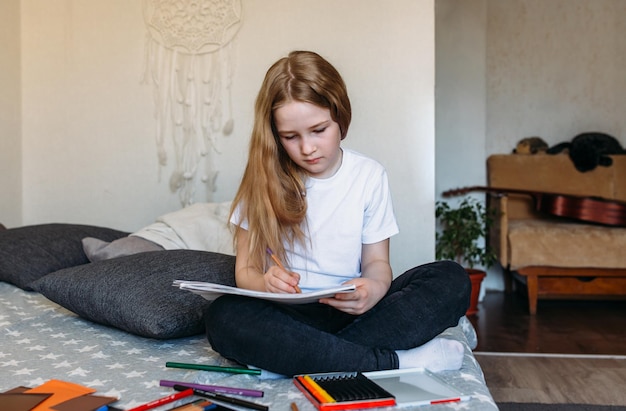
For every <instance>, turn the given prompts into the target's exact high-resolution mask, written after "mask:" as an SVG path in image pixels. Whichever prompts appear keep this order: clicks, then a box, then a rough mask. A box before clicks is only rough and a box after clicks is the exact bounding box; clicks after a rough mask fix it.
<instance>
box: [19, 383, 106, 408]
mask: <svg viewBox="0 0 626 411" xmlns="http://www.w3.org/2000/svg"><path fill="white" fill-rule="evenodd" d="M26 392H27V393H46V394H49V393H52V396H51V397H50V398H48V399H47V400H45V401H44V402H42V403H41V404H39V405H38V406H36V407H35V408H33V409H32V411H54V410H52V409H51V408H50V407H53V406H55V405H57V404H60V403H62V402H64V401H67V400H71V399H72V398H76V397H80V396H81V395H87V394H92V393H94V392H96V390H94V389H92V388H89V387H85V386H83V385H78V384H74V383H71V382H66V381H60V380H50V381H48V382H46V383H43V384H42V385H40V386H38V387H36V388H32V389H30V390H27V391H26Z"/></svg>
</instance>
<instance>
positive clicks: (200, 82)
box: [143, 0, 241, 207]
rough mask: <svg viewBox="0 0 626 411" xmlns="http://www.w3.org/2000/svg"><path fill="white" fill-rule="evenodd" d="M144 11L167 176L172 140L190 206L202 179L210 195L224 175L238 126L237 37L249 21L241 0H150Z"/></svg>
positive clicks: (177, 179) (174, 182) (178, 187)
mask: <svg viewBox="0 0 626 411" xmlns="http://www.w3.org/2000/svg"><path fill="white" fill-rule="evenodd" d="M143 8H144V20H145V24H146V28H147V34H146V47H145V53H146V55H145V59H146V60H145V61H146V67H145V75H144V81H145V82H150V83H152V84H153V87H154V104H155V117H156V144H157V155H158V160H159V179H160V178H161V170H162V169H163V167H164V166H166V165H167V161H168V155H167V153H166V139H168V138H171V139H172V140H173V146H174V160H175V164H174V170H173V172H172V174H171V176H170V179H169V186H170V189H171V190H172V192H178V194H179V197H180V201H181V204H182V205H183V207H184V206H187V205H189V204H191V203H192V202H193V199H194V194H195V187H196V182H197V180H198V179H200V180H201V181H202V183H203V184H205V186H206V189H207V193H209V194H208V197H209V198H207V200H210V199H211V198H210V197H211V193H213V192H214V191H215V189H216V179H217V175H218V173H219V170H217V169H216V167H215V156H216V154H219V145H218V137H219V135H220V134H223V135H225V136H228V135H230V134H231V133H232V131H233V126H234V121H233V118H232V102H231V85H232V76H233V71H234V51H233V43H232V40H233V38H234V37H235V34H236V33H237V31H238V30H239V26H240V25H241V3H240V0H143ZM223 94H224V95H226V97H227V99H228V101H227V102H226V103H224V101H223V99H222V95H223ZM224 106H227V110H228V112H227V114H226V115H224ZM224 119H226V120H224Z"/></svg>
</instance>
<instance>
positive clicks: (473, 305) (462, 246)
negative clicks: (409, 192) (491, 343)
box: [435, 197, 497, 315]
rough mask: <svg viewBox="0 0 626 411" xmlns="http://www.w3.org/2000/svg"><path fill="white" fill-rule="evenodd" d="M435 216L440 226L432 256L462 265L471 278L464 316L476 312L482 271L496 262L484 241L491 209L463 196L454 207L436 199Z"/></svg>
mask: <svg viewBox="0 0 626 411" xmlns="http://www.w3.org/2000/svg"><path fill="white" fill-rule="evenodd" d="M435 217H436V220H437V222H438V223H439V228H440V229H439V230H438V231H437V233H436V237H435V244H436V246H435V258H436V259H437V260H453V261H456V262H457V263H459V264H460V265H462V266H463V267H465V270H466V271H467V273H468V274H469V276H470V279H471V281H472V298H471V301H470V307H469V309H468V310H467V315H474V314H476V312H477V311H478V297H479V295H480V287H481V283H482V281H483V279H484V278H485V275H486V272H485V270H486V269H488V268H489V267H491V266H492V265H493V264H494V263H495V262H496V261H497V257H496V253H495V252H494V251H493V249H492V248H491V247H490V246H489V244H487V240H486V239H487V233H488V232H489V228H490V227H491V225H492V224H493V221H494V211H493V210H492V209H487V207H485V206H484V205H483V204H482V203H481V202H479V201H478V200H476V199H475V198H472V197H466V198H465V199H463V201H461V202H460V203H459V204H458V206H455V207H453V206H451V205H450V204H449V203H447V202H445V201H438V202H437V203H436V205H435ZM481 240H482V241H481ZM475 266H480V267H481V268H482V269H477V268H474V267H475Z"/></svg>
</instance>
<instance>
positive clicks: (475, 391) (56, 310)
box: [0, 282, 498, 411]
mask: <svg viewBox="0 0 626 411" xmlns="http://www.w3.org/2000/svg"><path fill="white" fill-rule="evenodd" d="M443 336H444V337H448V338H453V339H457V340H459V341H461V342H463V344H464V345H465V347H466V354H465V359H464V362H463V366H462V368H461V370H459V371H449V372H442V373H439V376H440V377H441V378H443V379H444V380H445V381H448V382H449V383H450V384H452V385H453V386H455V387H456V388H457V389H458V390H460V391H461V392H462V393H464V394H470V395H471V399H470V400H469V401H465V402H461V403H452V404H440V405H433V406H428V407H419V409H420V410H430V409H432V410H449V409H454V410H488V411H492V410H497V409H498V408H497V406H496V405H495V403H494V400H493V398H492V397H491V394H490V393H489V389H488V388H487V386H486V384H485V381H484V377H483V373H482V370H481V369H480V366H479V365H478V363H477V362H476V359H475V357H474V356H473V355H472V351H471V348H470V346H475V338H476V334H475V333H474V329H473V327H472V325H471V323H470V322H469V321H468V320H467V319H465V318H464V319H462V321H461V322H460V323H459V325H458V326H456V327H453V328H450V329H448V330H446V331H445V332H444V333H443ZM168 361H172V362H184V363H198V364H216V365H232V364H230V363H229V362H228V361H227V360H226V359H224V358H222V357H221V356H220V355H219V354H217V353H216V352H214V351H213V350H212V349H211V347H210V345H209V344H208V342H207V340H206V339H205V338H204V336H202V335H199V336H196V337H190V338H183V339H176V340H152V339H149V338H143V337H138V336H135V335H132V334H129V333H126V332H123V331H120V330H117V329H114V328H109V327H105V326H102V325H99V324H95V323H93V322H90V321H88V320H85V319H82V318H80V317H78V316H76V315H75V314H74V313H72V312H70V311H68V310H66V309H64V308H62V307H60V306H59V305H57V304H56V303H54V302H51V301H50V300H48V299H46V298H45V297H44V296H42V295H40V294H38V293H34V292H27V291H23V290H21V289H19V288H17V287H14V286H12V285H10V284H7V283H2V282H0V392H4V391H8V390H10V389H12V388H15V387H18V386H26V387H35V386H38V385H41V384H42V383H44V382H46V381H48V380H50V379H57V380H63V381H68V382H73V383H76V384H81V385H85V386H88V387H91V388H93V389H95V390H97V393H96V394H97V395H103V396H111V397H116V398H119V400H118V401H117V402H116V403H115V404H112V405H114V406H115V407H117V408H121V409H129V408H132V407H135V406H137V405H140V404H143V403H145V402H148V401H151V400H154V399H156V398H160V397H163V396H166V395H169V394H171V393H172V389H171V388H166V387H161V386H160V385H159V382H160V380H173V381H184V382H195V383H201V384H211V385H221V386H230V387H239V388H249V389H255V390H262V391H264V393H265V394H264V396H263V397H262V398H247V399H249V400H252V401H256V402H259V403H262V404H265V405H269V406H270V408H271V409H272V410H284V411H287V410H289V409H290V404H291V403H292V402H295V403H296V404H297V405H298V407H299V408H300V410H302V411H314V410H315V409H314V407H313V405H312V404H311V403H309V402H308V400H307V399H306V398H305V397H304V396H303V395H302V394H301V393H300V391H298V389H297V388H296V387H295V386H294V385H293V383H292V381H291V379H288V378H279V379H269V378H259V377H257V376H251V375H234V374H225V373H219V372H207V371H194V370H183V369H175V368H166V367H165V363H166V362H168ZM159 409H163V407H161V408H159Z"/></svg>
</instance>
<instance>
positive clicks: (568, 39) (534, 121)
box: [487, 0, 626, 154]
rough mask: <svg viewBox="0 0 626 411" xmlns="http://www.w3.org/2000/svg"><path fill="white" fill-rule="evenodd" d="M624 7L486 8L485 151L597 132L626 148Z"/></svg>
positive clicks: (610, 1)
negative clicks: (534, 138) (537, 138)
mask: <svg viewBox="0 0 626 411" xmlns="http://www.w3.org/2000/svg"><path fill="white" fill-rule="evenodd" d="M625 15H626V2H625V1H623V0H600V1H595V0H593V1H592V0H550V1H544V0H508V1H506V2H502V1H498V0H490V1H489V9H488V19H487V20H488V32H487V33H488V34H487V38H488V43H487V79H488V81H487V114H488V116H487V143H488V144H487V152H488V153H490V154H491V153H503V152H504V153H506V152H510V151H511V149H512V148H513V147H514V146H515V143H516V142H517V141H519V140H520V139H522V138H524V137H528V136H541V137H543V139H544V140H546V141H547V142H548V143H549V144H550V145H554V144H556V143H560V142H562V141H570V140H571V139H572V138H573V137H574V136H575V135H577V134H578V133H581V132H585V131H603V132H606V133H609V134H612V135H614V136H615V137H617V138H618V139H619V140H620V142H621V143H622V144H623V145H624V146H626V115H625V113H626V75H625V71H626V41H625V40H624V39H625V38H626V22H625V21H624V16H625Z"/></svg>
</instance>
